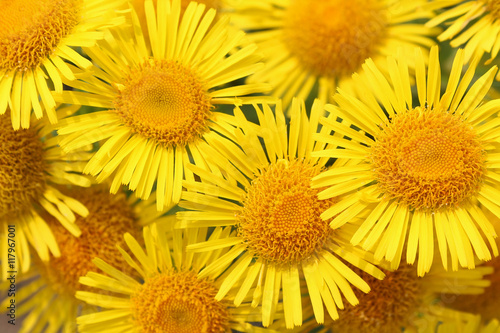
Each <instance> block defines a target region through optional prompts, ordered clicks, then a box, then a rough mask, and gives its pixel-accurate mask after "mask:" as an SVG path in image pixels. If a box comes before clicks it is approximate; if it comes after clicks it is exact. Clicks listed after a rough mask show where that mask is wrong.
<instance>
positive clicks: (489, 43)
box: [425, 0, 500, 61]
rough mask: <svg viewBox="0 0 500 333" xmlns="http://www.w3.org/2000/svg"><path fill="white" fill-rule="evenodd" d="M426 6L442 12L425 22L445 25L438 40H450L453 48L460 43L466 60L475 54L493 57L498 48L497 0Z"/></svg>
mask: <svg viewBox="0 0 500 333" xmlns="http://www.w3.org/2000/svg"><path fill="white" fill-rule="evenodd" d="M429 7H433V8H434V9H438V8H441V9H443V8H444V11H443V12H442V13H441V14H439V15H437V16H436V17H434V18H432V19H431V20H429V21H428V22H427V23H426V24H425V25H426V26H429V27H434V26H437V25H439V24H441V23H443V22H445V24H446V25H447V27H446V30H445V31H444V32H442V33H441V34H440V35H439V36H438V39H439V40H440V41H444V40H448V39H449V40H451V41H450V45H451V46H453V47H459V46H463V48H464V51H465V59H466V61H468V60H470V59H471V58H472V57H473V56H474V55H476V56H479V57H481V56H482V55H483V54H484V53H489V54H490V61H491V60H493V59H495V58H496V57H497V55H498V51H499V50H500V20H499V19H500V3H499V2H498V1H496V0H472V1H463V0H451V1H432V2H431V3H430V4H429Z"/></svg>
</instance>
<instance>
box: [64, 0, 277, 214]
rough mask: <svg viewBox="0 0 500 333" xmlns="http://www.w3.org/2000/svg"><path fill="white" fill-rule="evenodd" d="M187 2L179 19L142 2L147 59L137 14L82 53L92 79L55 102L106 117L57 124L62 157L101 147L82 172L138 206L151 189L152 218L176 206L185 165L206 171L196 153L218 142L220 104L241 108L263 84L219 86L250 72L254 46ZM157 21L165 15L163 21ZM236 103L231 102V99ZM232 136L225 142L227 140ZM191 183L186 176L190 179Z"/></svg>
mask: <svg viewBox="0 0 500 333" xmlns="http://www.w3.org/2000/svg"><path fill="white" fill-rule="evenodd" d="M204 8H205V7H204V5H200V4H196V3H193V4H191V5H189V6H188V8H187V9H186V12H185V15H184V16H183V17H182V20H181V19H180V1H178V0H174V1H173V2H172V3H171V2H170V1H167V0H160V1H158V12H157V13H155V11H154V9H153V4H152V1H145V9H146V17H147V22H148V31H149V35H150V42H151V45H152V54H151V53H150V52H149V51H148V50H147V48H146V46H145V42H144V37H143V32H142V31H141V29H140V24H139V21H138V19H137V15H136V14H135V12H133V11H132V22H133V23H132V26H128V27H122V28H121V29H117V30H114V34H115V38H114V39H110V40H106V41H103V42H101V43H100V44H99V47H97V48H90V49H87V48H85V51H86V52H87V53H88V54H89V55H90V57H91V58H92V59H93V60H94V61H95V63H96V67H95V68H94V69H93V71H94V74H93V75H92V76H89V77H84V78H82V79H81V80H78V81H73V82H71V83H68V84H70V85H71V86H73V87H74V88H76V89H79V90H82V91H65V92H63V93H62V94H60V95H58V96H57V97H58V100H60V101H62V102H65V103H72V104H79V105H80V104H81V105H90V106H95V107H100V108H104V109H106V110H105V111H99V112H93V113H89V114H85V115H81V116H78V117H72V118H68V119H65V120H64V121H61V122H60V129H59V134H60V135H63V136H64V138H63V139H62V140H61V142H60V144H61V146H62V147H63V149H65V150H66V151H71V150H73V149H75V148H78V147H80V146H82V145H86V144H89V143H95V142H99V141H101V140H103V141H104V144H103V145H102V146H101V147H100V148H99V150H98V151H97V153H96V154H95V155H94V156H93V157H92V159H91V160H90V161H89V163H88V165H87V166H86V167H85V169H84V172H85V173H89V174H91V175H94V176H97V180H98V181H99V182H101V181H103V180H104V179H107V178H109V177H111V178H113V183H112V187H111V191H113V192H116V190H117V189H118V188H119V186H120V185H121V184H125V185H128V186H129V188H130V189H131V190H132V191H135V193H136V195H137V196H139V197H141V198H143V199H147V198H148V197H149V195H150V193H151V191H152V188H153V184H154V182H155V180H157V187H156V194H157V207H158V210H161V209H163V206H164V205H170V204H171V203H172V202H173V203H176V202H178V200H179V198H180V193H181V187H182V179H183V177H190V175H189V173H186V174H184V169H185V168H184V165H185V164H186V163H188V162H189V159H190V158H193V160H194V161H195V163H196V164H197V165H199V166H200V167H205V164H206V162H205V158H206V156H205V155H206V152H205V151H203V150H200V149H199V146H200V144H201V143H202V142H204V137H205V135H207V134H208V133H211V132H213V131H217V132H219V133H222V134H227V133H226V132H227V130H226V128H225V127H227V126H226V125H225V123H224V117H225V115H224V114H222V113H219V112H216V111H214V106H215V105H219V104H233V103H247V102H250V101H252V100H253V99H254V98H253V97H237V96H243V95H247V94H251V93H257V92H262V91H264V90H266V89H267V85H265V84H249V85H234V86H231V87H223V85H225V84H226V83H229V82H231V81H233V80H236V79H239V78H242V77H245V76H247V75H249V74H251V73H253V72H255V71H256V70H257V69H258V68H260V67H261V65H262V64H261V63H258V62H257V61H258V57H257V56H256V55H255V54H254V51H255V48H256V47H255V45H249V46H245V47H243V48H241V49H240V50H238V51H236V52H234V53H232V54H231V55H228V52H230V51H232V50H234V48H235V47H237V46H241V45H242V44H241V43H242V39H243V36H244V33H243V32H241V31H235V30H234V29H229V27H228V20H227V19H221V20H218V22H217V23H215V24H214V25H213V26H211V24H212V21H213V19H214V17H215V13H216V12H215V10H213V9H210V10H208V11H207V13H206V14H204V15H203V14H202V13H203V11H204ZM165 13H166V14H165ZM235 96H236V97H235ZM228 135H229V136H231V134H230V133H229V134H228ZM191 177H192V175H191Z"/></svg>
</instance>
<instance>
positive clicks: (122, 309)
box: [76, 223, 268, 333]
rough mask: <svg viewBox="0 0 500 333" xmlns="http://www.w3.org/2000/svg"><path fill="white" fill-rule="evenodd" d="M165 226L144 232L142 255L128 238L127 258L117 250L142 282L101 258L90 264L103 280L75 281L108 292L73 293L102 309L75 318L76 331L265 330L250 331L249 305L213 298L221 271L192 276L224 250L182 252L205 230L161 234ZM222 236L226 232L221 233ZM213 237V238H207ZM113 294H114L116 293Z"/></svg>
mask: <svg viewBox="0 0 500 333" xmlns="http://www.w3.org/2000/svg"><path fill="white" fill-rule="evenodd" d="M167 230H168V227H167V226H166V225H165V224H160V223H156V224H153V225H152V226H147V227H145V228H144V243H145V245H146V252H145V251H144V249H143V248H142V246H140V245H139V243H138V242H137V240H136V239H135V238H134V237H132V236H131V235H130V234H126V235H125V242H126V243H127V245H128V248H129V249H130V251H131V252H132V253H133V255H134V257H135V259H136V260H137V261H138V262H137V261H136V260H135V259H134V258H133V257H131V256H129V255H128V254H126V252H125V251H123V250H122V249H121V248H120V251H121V252H122V254H123V255H124V257H125V259H126V260H127V262H128V263H129V265H130V266H131V267H133V268H134V269H135V270H136V271H137V272H138V273H139V274H140V276H141V279H142V282H139V281H138V280H137V279H134V278H131V277H130V276H129V275H128V274H125V273H124V272H122V271H120V270H118V269H116V268H114V267H113V266H111V265H109V264H107V263H106V262H104V261H103V260H101V259H95V260H94V263H95V264H96V265H97V267H99V268H100V269H101V270H102V271H103V272H105V273H107V274H108V275H109V277H108V276H104V275H102V274H98V273H89V274H87V276H86V277H83V278H81V279H80V282H81V283H82V284H84V285H87V286H90V287H96V288H100V289H103V290H107V291H110V292H112V293H114V295H110V296H107V295H100V294H96V293H93V292H88V291H78V292H77V293H76V297H77V298H79V299H81V300H83V301H85V302H87V303H88V304H90V305H95V306H99V307H101V308H105V309H107V310H105V311H102V312H100V313H91V314H87V315H84V316H81V317H79V318H77V323H78V329H79V332H82V333H85V332H103V331H110V330H112V329H113V330H116V331H120V332H163V333H191V332H207V333H217V332H221V333H222V332H230V331H231V330H232V329H233V330H237V331H239V332H255V333H260V332H268V330H264V329H262V328H259V327H254V326H252V325H251V324H249V322H252V321H256V315H255V313H256V310H255V309H253V308H251V307H250V306H249V304H246V305H245V304H244V305H243V306H241V307H238V308H236V307H234V306H232V305H231V304H230V302H229V300H216V299H215V298H214V296H215V294H216V293H217V289H218V287H219V285H220V279H218V278H217V277H218V276H219V275H220V274H221V273H223V269H218V270H215V271H214V274H210V275H209V276H206V277H204V278H202V277H200V276H199V275H198V276H197V274H198V272H199V271H200V269H201V268H203V267H204V266H205V265H206V263H207V262H212V261H215V260H217V259H218V258H220V257H222V256H224V255H225V253H226V252H227V251H225V250H214V251H211V252H207V253H204V254H202V255H199V254H194V255H193V254H187V253H186V252H185V248H186V246H189V245H190V244H193V243H196V242H200V241H202V240H205V239H206V238H207V232H208V228H200V229H190V230H188V231H180V230H174V231H170V232H168V233H167V232H166V231H167ZM225 236H226V237H227V236H228V233H226V235H225ZM211 237H213V236H211ZM118 294H119V295H118Z"/></svg>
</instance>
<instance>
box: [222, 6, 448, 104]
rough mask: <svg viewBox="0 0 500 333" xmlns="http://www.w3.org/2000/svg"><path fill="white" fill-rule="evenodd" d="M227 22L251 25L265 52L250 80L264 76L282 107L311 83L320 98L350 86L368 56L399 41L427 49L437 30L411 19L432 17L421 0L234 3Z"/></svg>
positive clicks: (381, 54) (379, 58)
mask: <svg viewBox="0 0 500 333" xmlns="http://www.w3.org/2000/svg"><path fill="white" fill-rule="evenodd" d="M233 2H234V4H233V6H234V8H235V9H234V13H233V14H231V15H232V17H233V19H232V21H233V22H234V23H235V25H237V26H238V27H241V28H243V29H246V30H248V31H250V33H249V35H248V38H249V40H251V41H253V42H255V43H257V45H258V46H259V49H260V51H262V52H263V53H264V55H265V57H266V58H265V59H266V68H265V69H264V70H262V71H259V72H258V73H256V74H255V75H253V76H252V77H251V78H250V79H249V82H270V83H271V84H272V85H273V89H274V90H273V94H274V95H275V96H277V97H282V98H283V105H284V107H286V106H287V105H288V104H289V103H290V101H291V100H292V98H293V97H300V98H303V99H306V98H307V97H308V96H310V95H311V93H312V91H314V90H315V89H316V88H315V87H316V86H317V89H318V93H317V95H316V96H318V97H319V98H320V99H321V100H322V101H327V100H329V99H331V97H332V96H333V94H334V93H335V90H336V88H337V86H340V87H342V88H343V89H349V88H350V87H352V81H351V75H352V73H353V72H358V71H359V70H360V69H361V65H362V64H363V62H364V60H365V59H366V58H369V57H371V58H373V59H374V61H375V62H376V63H377V64H382V63H383V62H384V60H385V57H386V56H387V55H391V54H394V53H395V50H396V49H397V47H403V48H404V50H405V51H408V52H407V56H408V57H410V58H411V57H412V56H413V53H412V52H410V51H413V47H414V46H425V47H430V46H431V45H433V44H434V42H433V41H432V39H431V38H430V37H431V36H434V35H436V34H437V33H438V32H439V30H438V29H436V28H427V27H425V26H424V25H423V24H418V23H414V21H415V20H419V19H426V18H430V17H432V16H433V13H432V12H431V11H427V10H424V9H423V7H422V6H423V5H424V4H425V3H426V1H422V0H416V1H414V0H397V1H396V0H353V1H345V0H323V1H311V0H295V1H292V0H255V1H233Z"/></svg>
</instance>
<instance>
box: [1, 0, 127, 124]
mask: <svg viewBox="0 0 500 333" xmlns="http://www.w3.org/2000/svg"><path fill="white" fill-rule="evenodd" d="M123 2H124V1H123V0H111V1H103V0H2V1H0V114H4V113H5V112H6V110H7V107H9V108H10V110H11V119H12V126H13V128H14V129H16V130H17V129H19V128H20V127H22V128H28V127H29V126H30V115H31V109H33V111H34V113H35V115H36V118H37V119H40V118H41V117H42V116H43V113H44V112H45V113H46V114H47V116H48V118H49V120H50V122H51V123H52V124H54V123H56V122H57V113H56V112H55V108H56V103H55V101H54V98H53V97H52V95H51V94H50V91H49V87H52V86H53V88H54V89H55V91H57V92H61V91H62V90H63V84H62V81H63V80H74V79H75V72H74V66H72V65H71V64H69V63H73V64H76V65H78V66H80V67H81V68H85V69H87V68H89V67H90V66H91V63H90V61H88V60H87V59H86V58H85V57H83V56H81V55H80V54H79V53H78V52H76V51H75V50H74V49H72V47H81V46H92V45H94V44H95V42H96V40H98V39H102V38H104V33H103V32H102V30H103V29H104V28H107V27H111V26H115V25H118V24H121V23H124V21H125V20H124V18H123V17H117V16H116V15H114V13H113V11H114V10H116V9H118V8H119V7H120V6H121V5H122V4H123Z"/></svg>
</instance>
